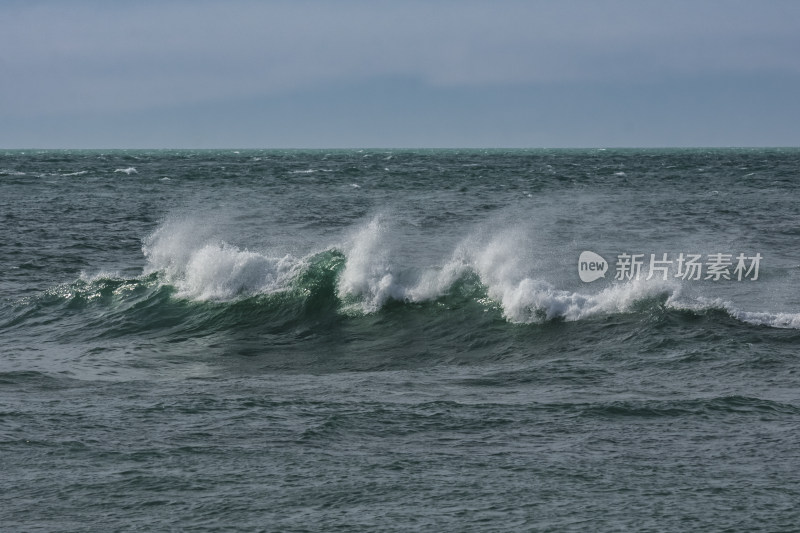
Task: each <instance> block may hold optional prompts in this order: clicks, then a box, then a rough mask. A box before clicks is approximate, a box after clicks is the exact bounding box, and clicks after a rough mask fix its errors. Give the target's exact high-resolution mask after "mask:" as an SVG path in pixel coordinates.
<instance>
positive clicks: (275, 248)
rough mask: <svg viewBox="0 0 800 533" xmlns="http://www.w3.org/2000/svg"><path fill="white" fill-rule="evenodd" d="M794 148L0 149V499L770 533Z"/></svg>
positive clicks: (145, 521) (112, 512) (117, 526)
mask: <svg viewBox="0 0 800 533" xmlns="http://www.w3.org/2000/svg"><path fill="white" fill-rule="evenodd" d="M799 173H800V151H798V150H795V149H773V150H672V151H670V150H552V151H548V150H530V151H524V150H517V151H477V150H472V151H468V150H464V151H457V150H449V151H399V150H363V151H362V150H358V151H357V150H352V151H331V152H326V151H310V152H305V151H266V150H265V151H254V150H251V151H245V150H242V151H153V152H146V151H113V152H100V151H45V152H41V151H24V152H23V151H12V152H2V153H0V272H2V277H0V462H1V463H2V471H3V474H2V476H0V523H2V524H4V526H3V528H4V529H8V530H9V531H35V530H42V531H108V530H117V531H124V530H165V529H175V530H197V531H206V530H208V531H212V530H224V531H236V530H241V531H251V530H266V531H311V530H334V529H342V530H376V529H378V530H409V529H411V530H414V529H416V530H425V531H430V530H454V531H467V530H470V531H488V530H521V529H532V530H553V531H562V530H621V529H630V530H637V531H648V530H650V531H691V530H730V531H734V530H736V531H759V530H761V531H776V530H790V529H792V528H793V527H795V526H796V524H797V523H800V511H798V510H797V508H796V503H797V501H800V452H798V446H797V443H798V437H797V434H798V430H799V429H800V387H798V385H799V384H800V383H798V379H799V378H798V370H800V364H798V355H799V353H798V352H799V351H800V350H798V348H800V254H798V251H797V250H798V244H799V243H800V207H798V203H797V199H798V197H799V196H798V188H799V186H800V177H799ZM583 251H592V252H594V253H596V254H598V255H599V256H600V257H602V258H604V259H605V260H606V261H607V262H608V266H607V269H608V270H607V271H606V272H605V276H604V277H600V278H599V279H597V280H595V281H592V282H590V283H585V282H582V281H581V279H580V277H579V271H578V268H579V265H578V258H579V255H580V254H581V252H583ZM625 254H627V255H630V256H634V255H640V256H641V262H642V265H641V272H640V273H639V274H640V275H639V276H638V277H639V279H638V280H637V279H636V276H635V275H633V274H634V272H633V271H630V270H629V271H625V269H624V268H623V267H621V266H620V263H621V261H622V258H624V256H625ZM651 254H652V257H651ZM664 254H666V256H665V255H664ZM720 254H721V257H716V260H715V256H719V255H720ZM690 255H696V256H698V257H699V259H698V260H697V261H698V262H699V263H701V267H700V268H702V272H701V273H700V275H699V276H698V278H699V279H694V276H693V275H690V276H686V275H683V276H682V275H681V269H682V267H683V266H685V265H684V264H683V263H681V264H679V261H678V258H679V257H683V258H688V257H689V256H690ZM739 257H741V260H742V262H743V266H744V267H745V268H744V270H737V266H738V261H737V258H739ZM756 257H758V258H759V259H758V260H757V261H756V260H755V259H754V258H756ZM652 260H663V261H665V262H663V263H657V265H659V266H663V267H664V268H663V270H657V269H652V268H651V267H652V266H654V264H653V263H652V262H651V261H652ZM725 260H727V261H729V264H727V265H725V264H721V261H722V262H724V261H725ZM681 261H682V260H681ZM754 262H756V263H758V264H757V265H754ZM713 263H716V266H712V264H713ZM756 266H757V269H756V268H754V267H756ZM715 268H716V269H717V270H718V271H719V270H722V271H723V272H724V274H726V275H719V276H715V275H713V272H714V269H715ZM648 277H649V278H650V279H647V278H648ZM726 277H727V278H730V279H726ZM617 278H622V279H617ZM665 278H666V279H665ZM738 278H741V279H738Z"/></svg>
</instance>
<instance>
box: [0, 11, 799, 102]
mask: <svg viewBox="0 0 800 533" xmlns="http://www.w3.org/2000/svg"><path fill="white" fill-rule="evenodd" d="M0 13H2V17H0V68H1V69H2V71H3V73H4V74H3V81H2V82H0V115H6V116H45V115H49V114H54V113H55V114H66V113H94V112H96V113H103V112H109V111H112V110H113V111H119V110H137V109H150V108H157V107H169V106H175V105H185V104H197V103H203V102H219V101H226V100H231V99H236V98H249V97H256V96H270V95H281V94H287V93H291V92H293V91H298V90H306V89H309V88H314V87H318V86H320V85H325V84H356V83H359V82H366V81H368V80H371V79H379V78H390V77H391V78H406V79H412V80H417V81H418V82H420V83H423V84H427V85H430V86H436V87H464V86H466V87H468V86H493V85H498V86H500V85H519V84H542V83H563V82H580V83H608V82H626V83H642V82H648V83H649V82H653V81H657V80H659V79H665V80H666V79H669V78H670V77H676V76H697V75H705V74H709V75H713V74H714V73H717V74H719V73H727V74H730V73H733V74H751V73H754V72H755V73H757V72H766V71H768V72H783V73H788V74H798V73H800V54H797V50H800V31H798V30H800V27H798V26H800V22H798V21H800V3H796V2H781V1H773V2H769V3H758V4H757V3H755V2H737V1H725V2H722V1H718V2H710V1H706V2H703V1H698V2H648V1H617V2H613V1H612V2H591V1H572V2H570V1H566V2H515V1H506V2H463V1H462V2H447V1H446V2H413V1H412V2H396V3H389V2H353V1H350V2H348V1H344V2H316V1H296V2H251V1H236V0H234V1H226V2H137V3H124V4H123V3H116V2H70V3H55V2H33V3H12V4H10V5H6V6H5V7H2V8H0Z"/></svg>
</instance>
